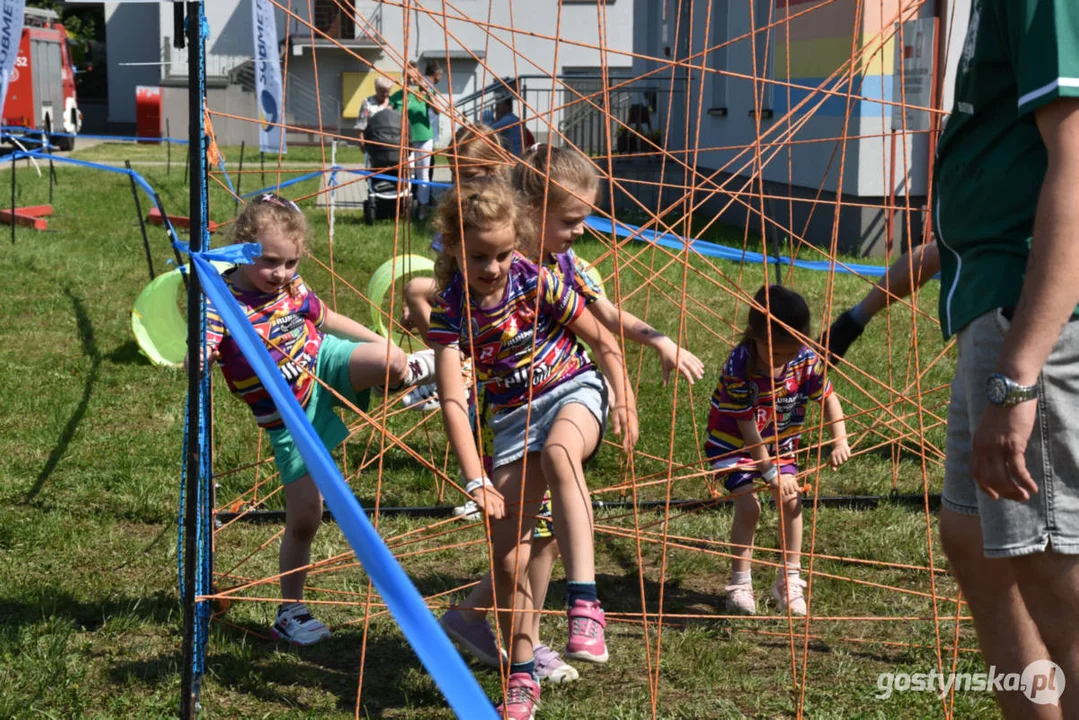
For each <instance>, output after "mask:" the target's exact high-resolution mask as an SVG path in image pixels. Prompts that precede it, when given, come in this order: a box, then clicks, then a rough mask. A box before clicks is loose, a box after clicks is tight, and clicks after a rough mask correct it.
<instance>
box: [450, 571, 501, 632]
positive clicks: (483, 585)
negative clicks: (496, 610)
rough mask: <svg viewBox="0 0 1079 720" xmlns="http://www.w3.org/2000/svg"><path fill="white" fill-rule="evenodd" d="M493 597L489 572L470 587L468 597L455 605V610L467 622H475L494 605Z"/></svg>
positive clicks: (493, 592)
mask: <svg viewBox="0 0 1079 720" xmlns="http://www.w3.org/2000/svg"><path fill="white" fill-rule="evenodd" d="M494 599H495V590H494V585H493V584H492V582H491V574H490V573H487V574H486V575H484V576H483V579H482V580H480V583H479V585H477V586H476V587H474V588H472V592H470V593H469V594H468V597H466V598H465V599H464V600H463V601H462V602H461V603H460V604H459V605H458V606H457V611H458V612H460V613H461V615H463V616H464V618H465V620H467V621H468V622H477V621H479V620H482V619H483V618H484V617H486V615H487V612H488V610H490V609H491V608H492V607H494Z"/></svg>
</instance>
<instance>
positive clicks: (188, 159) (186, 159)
mask: <svg viewBox="0 0 1079 720" xmlns="http://www.w3.org/2000/svg"><path fill="white" fill-rule="evenodd" d="M191 142H192V141H188V145H187V154H186V155H184V185H187V173H188V172H189V171H190V170H191Z"/></svg>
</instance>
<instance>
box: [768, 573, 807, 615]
mask: <svg viewBox="0 0 1079 720" xmlns="http://www.w3.org/2000/svg"><path fill="white" fill-rule="evenodd" d="M792 577H795V579H794V582H791V583H789V587H787V588H786V592H784V591H783V590H784V585H787V584H788V583H785V582H783V577H782V576H780V577H777V578H776V584H775V585H773V586H772V597H773V598H775V601H776V603H777V604H778V605H779V609H780V611H782V612H787V607H788V606H789V607H790V609H791V615H799V616H801V617H805V614H806V601H805V597H804V596H803V595H802V588H804V587H805V586H806V581H805V580H803V579H802V578H801V577H799V576H792Z"/></svg>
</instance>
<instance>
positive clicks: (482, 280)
mask: <svg viewBox="0 0 1079 720" xmlns="http://www.w3.org/2000/svg"><path fill="white" fill-rule="evenodd" d="M437 226H438V229H439V230H440V231H441V233H442V251H441V253H440V255H439V258H438V261H437V264H436V277H437V280H438V284H439V288H440V292H439V294H438V297H437V302H436V306H435V308H434V310H433V311H432V313H431V324H430V329H429V330H428V332H427V340H428V343H429V344H430V345H432V347H434V349H435V365H436V378H437V382H438V392H439V397H440V398H441V402H442V413H443V418H444V420H445V423H446V432H447V435H448V436H449V439H450V444H451V446H452V447H453V449H454V452H455V453H456V455H457V459H458V462H459V463H460V465H461V470H462V472H463V474H464V476H465V477H466V478H469V482H468V483H467V485H466V488H465V490H466V492H468V493H469V494H470V495H471V496H472V498H473V499H474V500H475V501H476V503H477V504H478V505H479V506H480V507H481V509H483V511H484V512H485V513H486V514H487V516H488V517H489V519H490V520H491V542H492V550H493V555H494V568H493V571H494V576H495V591H496V597H497V600H498V607H499V609H500V613H501V615H500V617H499V621H500V622H499V626H500V628H501V630H502V632H503V639H504V641H505V644H506V646H507V648H509V654H510V678H509V691H508V693H507V697H506V704H505V707H504V708H503V709H504V711H505V712H506V713H507V714H508V717H510V718H513V719H515V720H516V719H523V718H532V717H533V716H534V710H535V705H536V703H537V702H538V699H539V694H540V690H539V685H538V682H537V678H536V677H535V664H534V661H533V642H534V641H533V638H532V633H531V626H532V623H531V622H530V621H529V619H528V616H529V615H530V614H531V613H532V611H534V610H535V609H536V603H534V602H533V598H532V597H531V596H530V594H529V592H528V586H527V582H526V579H525V570H526V568H527V567H528V561H529V552H530V543H531V540H532V529H533V523H531V522H529V521H528V518H532V517H535V515H536V513H537V512H538V510H539V506H540V502H541V500H542V497H543V492H544V490H545V489H546V488H547V487H548V486H549V487H550V489H551V494H552V496H553V498H554V502H555V504H556V506H557V507H558V509H559V511H558V513H556V514H555V517H554V522H555V526H556V527H557V530H558V534H559V535H560V536H561V537H563V538H565V539H566V544H565V548H564V550H565V564H566V568H567V570H566V573H567V576H568V578H569V582H568V583H567V584H568V587H569V595H570V602H569V610H568V615H569V625H570V640H569V649H570V650H571V652H572V653H573V655H574V656H575V657H587V658H588V659H590V660H592V661H595V662H603V661H605V660H606V659H607V648H606V643H605V642H604V626H605V621H604V616H603V610H602V609H601V607H600V603H599V601H598V599H597V596H596V585H595V565H594V562H595V559H594V548H593V538H592V503H591V499H590V495H589V492H588V487H587V485H586V483H585V481H584V474H583V470H582V467H583V464H584V461H585V460H586V459H587V458H588V457H589V456H590V455H591V454H592V453H594V452H595V451H596V449H597V448H598V446H599V443H600V440H601V438H602V434H603V428H604V426H605V423H606V420H607V414H608V407H607V398H606V395H607V390H606V385H605V383H604V380H603V376H601V375H600V374H599V372H598V371H597V370H596V366H595V365H593V364H592V362H591V361H590V360H589V359H588V356H587V355H586V354H585V352H584V349H583V348H582V347H581V345H580V344H579V342H578V339H577V338H578V337H580V338H581V339H583V340H584V341H585V342H586V343H587V344H588V345H589V346H590V347H591V348H592V350H593V354H594V355H595V357H596V360H597V362H598V363H599V366H600V367H601V368H602V369H603V373H604V376H606V378H607V381H608V382H609V383H610V385H611V387H612V388H613V394H614V401H613V405H612V406H611V407H610V417H611V421H612V426H613V428H614V430H615V432H616V433H620V434H621V435H622V438H623V447H624V448H625V450H626V451H627V452H629V451H631V450H632V447H633V445H634V443H635V442H636V438H637V422H636V412H635V402H634V399H633V395H632V391H631V390H630V388H629V387H628V383H626V382H625V378H624V372H625V369H624V363H623V359H622V356H621V353H620V352H619V351H618V347H617V344H616V342H615V340H614V338H613V337H612V336H611V335H610V333H608V332H606V331H605V330H603V328H602V327H601V326H600V325H599V323H598V322H596V320H595V319H594V318H593V317H592V316H591V315H590V314H589V313H587V312H585V307H584V301H583V300H582V299H581V297H580V296H579V295H578V294H577V293H576V292H575V291H573V289H572V288H570V287H568V286H566V285H565V284H563V283H562V282H561V280H560V279H559V278H558V277H557V276H555V275H554V274H553V273H551V272H550V271H549V270H547V269H546V268H543V267H537V266H536V265H535V264H534V263H532V262H531V261H529V260H528V258H527V257H525V256H524V255H522V254H521V253H519V252H518V250H519V249H521V248H522V247H523V246H525V247H526V246H527V245H528V244H529V242H530V236H531V234H532V232H533V230H532V223H531V221H530V219H529V217H528V214H527V210H526V209H525V208H524V207H522V205H521V204H520V203H519V201H518V199H517V197H516V194H515V193H514V192H513V190H512V189H511V188H509V187H508V186H507V185H506V184H505V183H504V182H502V181H500V180H497V179H489V180H484V181H472V182H470V183H465V184H462V185H461V186H460V187H458V188H457V189H456V190H454V191H451V192H450V193H448V194H447V196H446V198H445V200H444V201H443V203H442V205H441V207H440V209H439V218H438V222H437ZM537 311H538V312H537ZM461 352H464V353H465V354H467V355H468V356H469V357H471V358H472V360H473V363H474V366H475V371H476V375H477V381H478V383H480V384H481V385H482V386H483V391H484V392H486V393H487V397H488V400H489V402H490V405H491V420H490V425H491V428H492V430H493V431H494V443H493V450H492V453H493V466H494V471H493V478H491V479H488V478H487V477H486V475H485V473H484V471H483V465H482V462H481V458H480V454H479V452H478V450H477V447H476V442H475V437H474V434H473V428H472V425H471V424H470V422H469V414H468V409H467V407H466V403H467V399H466V396H465V392H464V387H463V383H462V381H461V359H460V353H461ZM526 453H527V454H528V457H527V463H526V462H525V460H526V459H525V454H526ZM491 480H493V483H492V482H491ZM518 513H520V514H518Z"/></svg>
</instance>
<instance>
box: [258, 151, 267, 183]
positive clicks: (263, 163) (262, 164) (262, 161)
mask: <svg viewBox="0 0 1079 720" xmlns="http://www.w3.org/2000/svg"><path fill="white" fill-rule="evenodd" d="M259 167H260V168H261V169H262V185H261V186H260V187H266V153H264V152H262V151H261V150H260V151H259Z"/></svg>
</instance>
